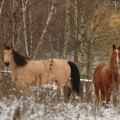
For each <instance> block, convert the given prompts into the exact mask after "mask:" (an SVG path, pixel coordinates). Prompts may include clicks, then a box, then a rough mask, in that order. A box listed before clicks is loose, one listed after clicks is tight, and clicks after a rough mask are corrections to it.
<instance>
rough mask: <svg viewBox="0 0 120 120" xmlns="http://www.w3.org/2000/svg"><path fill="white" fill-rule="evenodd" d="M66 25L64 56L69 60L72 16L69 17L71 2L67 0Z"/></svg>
mask: <svg viewBox="0 0 120 120" xmlns="http://www.w3.org/2000/svg"><path fill="white" fill-rule="evenodd" d="M65 2H66V3H65V4H66V14H65V15H66V23H65V43H64V48H63V56H64V58H66V59H67V49H68V41H69V39H70V37H69V36H70V15H69V10H70V1H69V0H66V1H65Z"/></svg>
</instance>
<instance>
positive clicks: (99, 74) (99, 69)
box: [93, 64, 106, 89]
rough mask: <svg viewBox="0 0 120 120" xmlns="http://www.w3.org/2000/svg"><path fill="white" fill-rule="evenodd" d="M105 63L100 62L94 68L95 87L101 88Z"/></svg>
mask: <svg viewBox="0 0 120 120" xmlns="http://www.w3.org/2000/svg"><path fill="white" fill-rule="evenodd" d="M105 66H106V64H100V65H99V66H97V67H96V68H95V70H94V74H93V83H94V86H95V87H96V88H99V89H103V74H102V72H103V69H104V67H105Z"/></svg>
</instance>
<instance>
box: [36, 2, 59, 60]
mask: <svg viewBox="0 0 120 120" xmlns="http://www.w3.org/2000/svg"><path fill="white" fill-rule="evenodd" d="M57 1H58V0H54V1H53V5H52V7H51V10H50V13H49V16H48V19H47V22H46V25H45V27H44V30H43V32H42V35H41V37H40V38H39V42H38V45H37V47H36V50H35V54H34V59H35V58H36V56H37V53H38V50H39V47H40V46H41V45H42V42H43V37H44V35H45V33H46V32H47V27H48V25H49V23H50V21H51V19H52V16H53V13H54V9H55V5H56V3H57Z"/></svg>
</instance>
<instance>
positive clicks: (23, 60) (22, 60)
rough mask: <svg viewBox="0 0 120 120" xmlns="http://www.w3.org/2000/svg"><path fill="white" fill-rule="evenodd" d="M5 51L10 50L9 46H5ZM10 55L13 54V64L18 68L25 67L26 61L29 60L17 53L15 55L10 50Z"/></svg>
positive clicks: (14, 52)
mask: <svg viewBox="0 0 120 120" xmlns="http://www.w3.org/2000/svg"><path fill="white" fill-rule="evenodd" d="M5 49H6V50H10V49H11V48H10V46H6V48H5ZM12 53H13V58H14V60H15V63H16V64H17V66H19V67H23V66H25V65H26V64H27V63H28V61H30V60H31V59H30V58H29V57H24V56H22V55H20V54H19V53H17V52H16V51H15V50H13V49H12Z"/></svg>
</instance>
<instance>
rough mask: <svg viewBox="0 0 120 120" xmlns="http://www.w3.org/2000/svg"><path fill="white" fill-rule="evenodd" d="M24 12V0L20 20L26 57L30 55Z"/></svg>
mask: <svg viewBox="0 0 120 120" xmlns="http://www.w3.org/2000/svg"><path fill="white" fill-rule="evenodd" d="M25 10H26V5H25V3H24V0H22V19H23V30H24V39H25V50H26V54H27V56H29V55H30V53H29V50H28V41H27V32H26V30H27V27H26V15H25Z"/></svg>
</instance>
